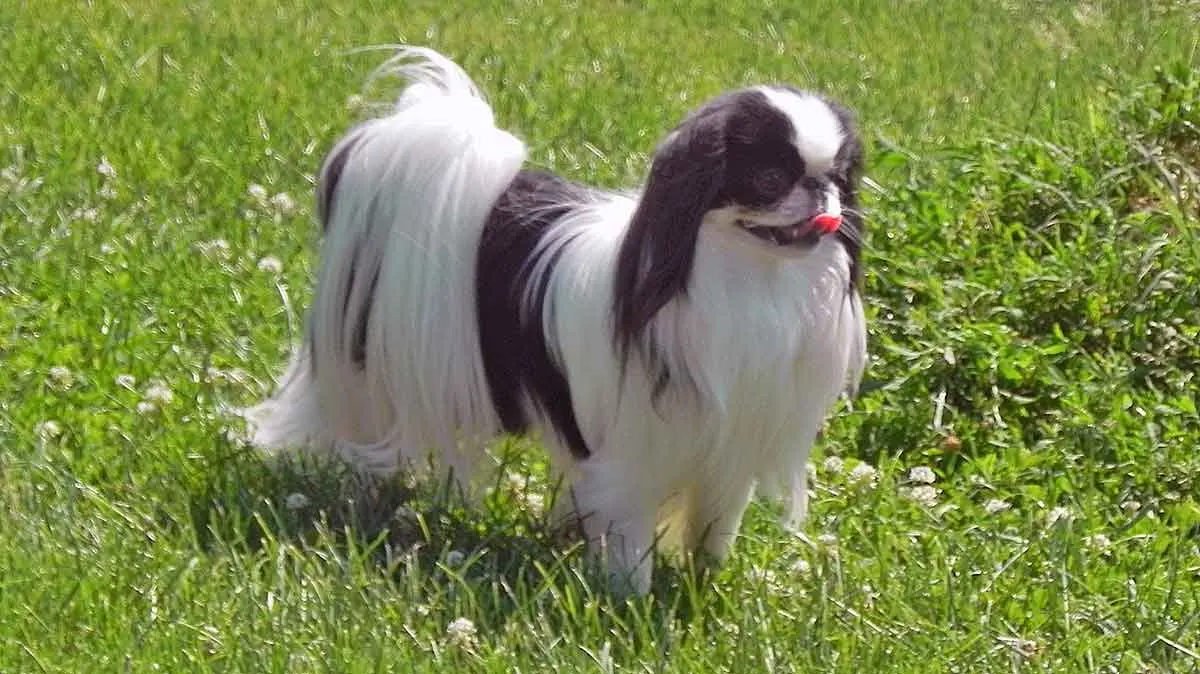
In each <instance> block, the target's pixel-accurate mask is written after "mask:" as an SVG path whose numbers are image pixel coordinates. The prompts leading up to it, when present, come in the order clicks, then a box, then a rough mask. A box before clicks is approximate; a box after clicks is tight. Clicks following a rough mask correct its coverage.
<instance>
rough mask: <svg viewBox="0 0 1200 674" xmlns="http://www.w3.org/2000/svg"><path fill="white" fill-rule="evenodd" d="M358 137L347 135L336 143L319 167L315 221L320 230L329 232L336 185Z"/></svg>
mask: <svg viewBox="0 0 1200 674" xmlns="http://www.w3.org/2000/svg"><path fill="white" fill-rule="evenodd" d="M358 141H359V136H358V134H357V133H355V132H353V131H352V132H350V133H349V134H347V136H346V139H345V140H343V141H342V142H340V143H338V144H337V145H336V146H335V147H334V148H333V149H332V150H330V152H329V155H328V156H327V157H326V158H325V163H324V165H323V166H322V167H321V176H320V179H319V180H318V181H317V219H318V220H320V221H321V230H322V231H324V232H328V231H329V217H330V216H331V215H333V204H334V200H335V199H336V198H337V188H338V183H339V182H341V179H342V171H344V170H345V168H346V163H347V162H348V161H350V156H351V155H352V154H354V149H355V148H356V147H357V146H358Z"/></svg>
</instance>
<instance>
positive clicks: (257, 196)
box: [246, 183, 267, 204]
mask: <svg viewBox="0 0 1200 674" xmlns="http://www.w3.org/2000/svg"><path fill="white" fill-rule="evenodd" d="M246 194H249V195H250V198H251V199H253V200H255V201H257V202H258V203H260V204H263V203H266V201H267V188H265V187H263V186H262V185H259V184H258V183H252V184H251V185H250V187H247V188H246Z"/></svg>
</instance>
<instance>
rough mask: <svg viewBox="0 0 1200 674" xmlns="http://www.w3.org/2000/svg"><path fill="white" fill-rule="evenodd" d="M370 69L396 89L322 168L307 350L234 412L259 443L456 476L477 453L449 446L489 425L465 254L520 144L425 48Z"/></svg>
mask: <svg viewBox="0 0 1200 674" xmlns="http://www.w3.org/2000/svg"><path fill="white" fill-rule="evenodd" d="M380 75H396V76H400V77H402V78H403V79H404V80H406V82H407V86H406V87H405V88H404V89H403V91H402V92H401V94H400V96H399V98H398V100H397V101H396V103H395V105H394V106H392V107H391V109H390V110H389V112H388V113H387V114H386V115H384V116H382V117H380V118H377V119H372V120H370V121H367V122H365V123H363V124H361V125H359V126H357V127H356V128H354V129H352V130H351V131H350V132H348V133H347V134H346V136H345V137H344V138H342V139H341V140H340V141H339V142H338V143H337V144H336V145H335V146H334V148H333V149H332V150H331V151H330V152H329V154H328V156H327V157H326V159H325V162H324V165H323V166H322V168H321V172H320V175H319V179H318V181H317V214H318V216H319V219H320V220H321V223H322V225H323V227H324V230H325V242H324V246H323V249H322V258H323V259H322V267H321V274H320V278H319V279H318V284H317V288H316V292H315V296H314V298H313V305H312V309H311V313H310V315H309V317H308V320H309V323H308V333H307V335H306V339H305V344H304V346H303V347H302V348H301V349H300V351H299V352H298V353H297V354H296V356H295V358H294V359H293V362H292V363H291V365H290V366H289V368H288V372H287V374H286V376H285V378H284V380H283V381H282V382H281V388H280V390H279V391H278V393H277V394H276V395H275V397H274V398H272V399H271V400H268V401H266V402H264V403H262V404H261V405H259V406H257V407H255V408H252V409H251V410H249V411H248V413H247V418H248V421H249V422H250V425H251V428H252V441H253V442H254V444H256V445H258V446H260V447H264V448H273V449H279V448H284V447H288V448H290V447H296V448H304V447H312V446H318V447H325V448H329V447H331V446H332V445H333V444H334V441H333V438H337V439H338V442H337V445H338V446H337V449H338V450H339V451H341V452H343V453H344V454H346V455H347V456H348V458H351V459H353V460H354V462H356V463H358V464H359V465H362V466H365V467H368V468H370V469H371V470H372V471H373V472H378V473H389V472H391V471H394V470H395V469H397V468H399V467H400V464H401V462H404V461H406V460H407V461H415V462H421V461H423V460H424V459H425V458H426V454H427V453H428V452H430V451H433V450H435V449H436V450H438V452H439V454H440V457H441V460H442V461H444V462H449V463H450V464H451V465H450V466H449V467H450V468H453V469H456V470H465V469H467V468H468V467H469V465H470V464H471V463H473V461H474V456H473V455H474V454H475V453H474V452H470V453H467V455H465V456H457V457H456V456H452V455H448V452H447V450H448V449H450V448H453V447H456V446H458V447H461V446H465V445H468V444H469V445H475V446H478V441H481V440H482V439H484V438H487V437H489V436H493V435H495V434H496V433H497V432H498V430H499V422H498V421H497V419H496V413H495V411H494V409H493V406H492V402H491V400H490V399H489V394H488V385H487V379H486V376H485V372H484V367H483V362H482V357H481V350H480V344H479V332H478V329H477V325H476V318H475V278H474V270H475V264H474V263H475V258H476V251H477V248H478V244H479V239H480V235H481V232H482V230H483V226H484V224H485V222H486V220H487V218H488V215H489V213H490V212H491V209H492V208H493V206H494V204H495V202H496V200H497V198H498V197H499V195H500V194H501V193H502V192H503V191H504V190H505V188H506V187H507V186H508V185H509V184H510V183H511V182H512V180H513V178H514V177H515V176H516V174H517V172H518V171H519V170H520V168H521V165H522V164H523V163H524V160H525V156H526V149H525V146H524V145H523V144H522V143H521V141H519V140H518V139H516V138H515V137H513V136H512V135H510V134H509V133H507V132H505V131H503V130H500V129H498V128H496V126H495V123H494V119H493V114H492V109H491V107H490V106H489V105H488V103H487V102H486V101H485V100H484V98H483V97H482V95H481V94H480V92H479V90H478V88H477V87H476V86H475V84H474V83H473V82H472V81H471V79H470V78H469V77H468V76H467V74H466V73H465V72H463V70H462V69H461V68H459V67H458V66H457V65H456V64H454V63H453V62H451V61H449V60H448V59H446V58H445V57H443V56H441V55H439V54H437V53H436V52H434V51H431V50H428V49H421V48H402V49H400V50H399V52H398V53H397V54H396V55H395V56H394V57H393V58H392V59H390V60H389V61H388V62H386V63H385V64H384V65H383V66H381V67H380V69H379V70H378V71H377V72H376V76H380ZM317 373H320V376H319V377H317ZM447 436H449V437H447ZM450 454H452V453H450Z"/></svg>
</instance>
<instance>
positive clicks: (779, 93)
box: [761, 87, 845, 175]
mask: <svg viewBox="0 0 1200 674" xmlns="http://www.w3.org/2000/svg"><path fill="white" fill-rule="evenodd" d="M761 91H762V92H763V94H764V95H766V97H767V101H769V102H770V103H771V105H773V106H775V107H776V108H778V109H779V111H780V112H782V113H783V114H785V115H787V117H788V119H789V120H791V122H792V129H793V131H794V132H795V135H794V136H793V138H792V142H794V143H795V144H796V149H797V150H798V151H799V152H800V157H801V158H803V159H804V165H805V169H806V170H807V172H808V174H809V175H816V174H819V173H824V172H825V171H828V170H829V169H830V167H832V166H833V159H834V157H836V156H837V152H838V149H839V148H841V147H842V141H844V140H845V132H844V131H843V130H842V122H841V120H839V119H838V118H837V115H835V114H834V113H833V110H830V109H829V106H828V105H826V104H825V101H822V100H821V99H820V98H817V97H816V96H812V95H810V94H799V93H796V92H793V91H787V90H782V89H772V88H770V87H762V88H761Z"/></svg>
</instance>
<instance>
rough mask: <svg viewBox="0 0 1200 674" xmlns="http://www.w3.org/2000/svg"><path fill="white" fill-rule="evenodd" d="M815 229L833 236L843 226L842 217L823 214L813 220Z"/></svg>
mask: <svg viewBox="0 0 1200 674" xmlns="http://www.w3.org/2000/svg"><path fill="white" fill-rule="evenodd" d="M812 223H813V227H816V228H817V231H819V232H823V233H825V234H832V233H834V232H836V231H837V229H838V227H841V226H842V216H840V215H834V214H833V213H821V214H819V215H817V216H815V217H813V219H812Z"/></svg>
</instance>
